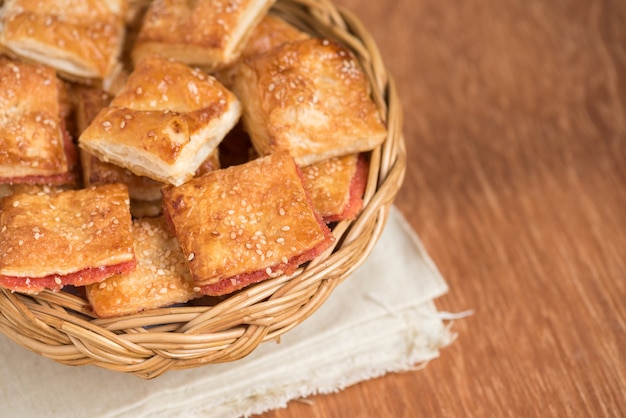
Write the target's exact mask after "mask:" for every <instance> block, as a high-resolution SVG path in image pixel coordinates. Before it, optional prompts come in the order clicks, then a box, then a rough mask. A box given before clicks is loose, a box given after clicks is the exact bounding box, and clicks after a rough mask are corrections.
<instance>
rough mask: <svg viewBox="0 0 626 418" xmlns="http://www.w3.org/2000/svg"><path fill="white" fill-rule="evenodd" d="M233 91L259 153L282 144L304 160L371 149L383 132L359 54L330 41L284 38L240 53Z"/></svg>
mask: <svg viewBox="0 0 626 418" xmlns="http://www.w3.org/2000/svg"><path fill="white" fill-rule="evenodd" d="M233 90H234V91H235V92H236V94H237V96H238V97H239V98H240V100H241V101H242V104H243V106H244V114H243V122H244V126H245V128H246V130H247V131H248V133H249V134H250V137H251V139H252V143H253V144H254V147H255V149H256V150H257V151H258V152H259V154H260V155H267V154H270V153H272V152H275V151H277V150H289V152H290V153H291V155H292V156H293V157H294V158H295V160H296V162H297V163H298V164H300V165H308V164H312V163H315V162H317V161H322V160H325V159H329V158H331V157H336V156H341V155H347V154H353V153H359V152H364V151H370V150H372V149H374V148H375V147H377V146H378V145H380V144H381V143H382V142H383V141H384V140H385V138H386V136H387V130H386V128H385V126H384V125H383V123H382V121H381V118H380V114H379V113H378V109H377V108H376V106H375V104H374V103H373V101H372V99H371V97H370V90H369V84H368V82H367V79H366V77H365V75H364V73H363V71H362V70H361V67H360V65H359V63H358V61H357V60H356V58H355V57H354V56H353V54H352V53H351V52H350V51H349V50H348V49H347V48H345V47H344V46H342V45H340V44H338V43H335V42H332V41H327V40H321V39H308V40H302V41H297V42H289V43H286V44H283V45H281V46H279V47H277V48H274V49H272V50H270V51H268V52H267V53H265V54H261V55H257V56H254V57H250V58H248V59H245V60H244V61H243V62H242V63H241V65H239V66H238V73H237V77H236V78H235V81H234V85H233Z"/></svg>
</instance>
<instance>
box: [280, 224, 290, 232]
mask: <svg viewBox="0 0 626 418" xmlns="http://www.w3.org/2000/svg"><path fill="white" fill-rule="evenodd" d="M280 229H282V230H283V231H289V230H290V229H291V227H290V226H289V225H285V226H283V227H282V228H280Z"/></svg>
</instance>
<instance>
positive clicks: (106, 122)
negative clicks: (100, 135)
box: [102, 120, 112, 128]
mask: <svg viewBox="0 0 626 418" xmlns="http://www.w3.org/2000/svg"><path fill="white" fill-rule="evenodd" d="M102 126H103V127H105V128H110V127H111V126H112V125H111V122H109V121H108V120H105V121H104V122H102Z"/></svg>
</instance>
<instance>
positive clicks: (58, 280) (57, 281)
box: [54, 277, 63, 284]
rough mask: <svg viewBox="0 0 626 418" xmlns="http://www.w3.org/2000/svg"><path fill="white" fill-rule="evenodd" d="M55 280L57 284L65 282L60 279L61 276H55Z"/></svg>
mask: <svg viewBox="0 0 626 418" xmlns="http://www.w3.org/2000/svg"><path fill="white" fill-rule="evenodd" d="M54 282H55V283H56V284H61V283H63V282H62V281H61V279H60V278H58V277H55V278H54Z"/></svg>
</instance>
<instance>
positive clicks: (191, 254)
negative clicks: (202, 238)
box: [187, 253, 196, 261]
mask: <svg viewBox="0 0 626 418" xmlns="http://www.w3.org/2000/svg"><path fill="white" fill-rule="evenodd" d="M195 256H196V255H195V254H194V253H189V257H187V261H191V260H193V259H194V257H195Z"/></svg>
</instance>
